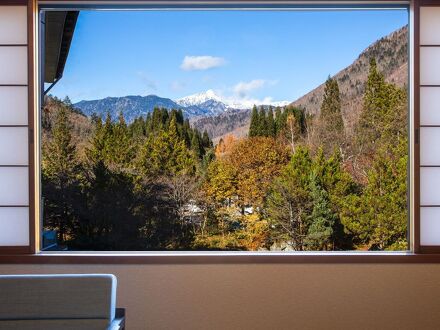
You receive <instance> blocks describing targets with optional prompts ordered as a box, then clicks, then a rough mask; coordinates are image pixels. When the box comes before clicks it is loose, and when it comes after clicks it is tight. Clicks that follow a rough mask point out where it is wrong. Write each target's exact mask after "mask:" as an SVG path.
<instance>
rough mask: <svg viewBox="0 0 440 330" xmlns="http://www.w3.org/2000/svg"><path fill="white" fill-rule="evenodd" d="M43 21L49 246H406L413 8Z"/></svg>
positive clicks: (47, 17) (65, 14) (105, 15)
mask: <svg viewBox="0 0 440 330" xmlns="http://www.w3.org/2000/svg"><path fill="white" fill-rule="evenodd" d="M40 15H41V17H42V20H43V22H44V24H42V25H41V28H42V31H44V32H43V33H42V35H43V36H44V38H42V40H41V45H40V49H41V53H42V56H41V59H42V60H41V72H42V73H43V72H44V75H43V76H44V81H45V83H46V84H45V85H44V91H42V94H44V97H43V99H42V101H43V107H42V111H41V117H40V120H41V126H42V132H41V133H42V134H41V141H40V144H41V150H42V157H41V183H42V184H41V186H42V195H41V200H42V205H43V207H42V223H43V225H42V244H43V246H42V248H43V250H67V251H120V250H128V251H143V250H172V251H176V250H181V251H207V250H208V251H286V252H287V251H351V250H361V251H372V250H380V251H383V250H398V251H404V250H407V249H408V219H409V211H408V197H407V196H408V191H409V188H408V184H407V182H408V174H407V173H408V166H409V164H408V159H409V157H408V155H409V150H408V144H409V142H408V92H407V88H408V85H409V84H408V53H409V51H408V11H407V8H406V7H396V8H393V9H392V10H386V9H383V8H382V9H381V10H354V8H351V10H332V11H325V10H306V11H304V10H302V11H297V10H293V11H292V10H289V11H274V10H270V8H268V9H267V10H258V11H253V10H216V11H208V10H185V11H179V10H177V11H169V10H156V11H150V10H139V11H88V10H87V11H86V10H84V11H79V12H78V11H60V10H57V11H51V10H43V11H42V12H41V14H40ZM378 22H380V24H379V23H378Z"/></svg>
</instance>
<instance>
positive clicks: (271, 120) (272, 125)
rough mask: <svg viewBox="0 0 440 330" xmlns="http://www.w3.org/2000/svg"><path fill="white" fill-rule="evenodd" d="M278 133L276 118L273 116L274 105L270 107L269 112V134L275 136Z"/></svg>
mask: <svg viewBox="0 0 440 330" xmlns="http://www.w3.org/2000/svg"><path fill="white" fill-rule="evenodd" d="M275 135H276V125H275V120H274V118H273V110H272V107H269V111H268V112H267V136H272V137H275Z"/></svg>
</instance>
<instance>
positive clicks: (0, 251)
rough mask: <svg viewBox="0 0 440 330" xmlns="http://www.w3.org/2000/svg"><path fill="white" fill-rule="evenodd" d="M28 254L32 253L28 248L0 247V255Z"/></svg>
mask: <svg viewBox="0 0 440 330" xmlns="http://www.w3.org/2000/svg"><path fill="white" fill-rule="evenodd" d="M29 253H32V252H31V250H30V246H0V255H1V254H10V255H14V254H29ZM0 258H1V257H0Z"/></svg>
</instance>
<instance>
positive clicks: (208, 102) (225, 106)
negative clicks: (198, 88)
mask: <svg viewBox="0 0 440 330" xmlns="http://www.w3.org/2000/svg"><path fill="white" fill-rule="evenodd" d="M175 102H176V103H177V104H179V105H181V106H184V107H188V106H197V107H200V108H203V109H209V110H210V111H211V113H212V115H218V114H221V113H222V112H224V111H226V110H231V109H234V110H244V109H250V108H252V107H253V106H254V105H267V106H269V105H271V106H275V107H283V106H286V105H288V104H289V103H290V102H288V101H279V102H272V101H270V100H266V101H259V100H254V99H234V98H223V97H220V96H219V95H218V94H216V93H215V92H214V91H213V90H212V89H208V90H207V91H206V92H202V93H197V94H193V95H189V96H185V97H183V98H181V99H178V100H176V101H175Z"/></svg>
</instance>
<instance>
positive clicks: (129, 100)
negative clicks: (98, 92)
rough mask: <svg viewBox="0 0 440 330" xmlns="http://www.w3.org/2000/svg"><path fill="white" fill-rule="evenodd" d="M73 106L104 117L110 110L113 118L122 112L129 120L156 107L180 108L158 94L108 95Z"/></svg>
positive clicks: (87, 113)
mask: <svg viewBox="0 0 440 330" xmlns="http://www.w3.org/2000/svg"><path fill="white" fill-rule="evenodd" d="M73 106H74V107H75V108H77V109H80V110H81V111H82V112H83V113H84V114H85V115H87V116H91V115H92V114H96V115H99V116H101V117H104V116H105V115H106V113H107V112H109V113H110V115H111V117H112V118H117V117H118V116H119V113H120V112H122V113H123V114H124V117H125V119H126V120H127V121H128V122H131V121H133V120H134V119H135V118H137V117H139V116H145V115H146V114H147V113H149V112H151V111H152V110H153V109H154V107H165V108H170V109H171V108H175V109H178V108H180V106H179V105H178V104H176V103H175V102H174V101H172V100H170V99H167V98H162V97H158V96H156V95H148V96H124V97H106V98H105V99H101V100H92V101H80V102H78V103H75V104H74V105H73Z"/></svg>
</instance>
